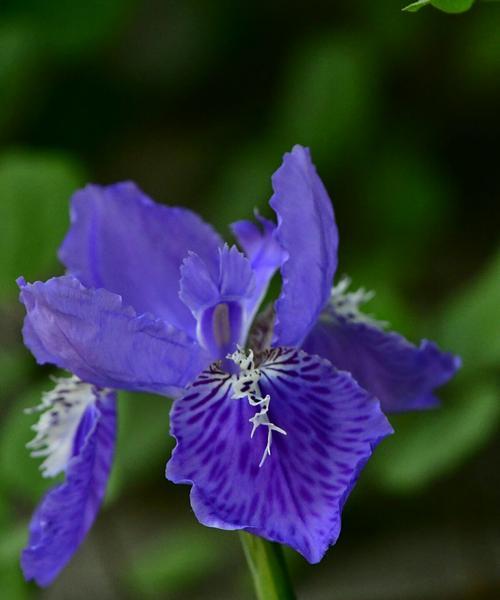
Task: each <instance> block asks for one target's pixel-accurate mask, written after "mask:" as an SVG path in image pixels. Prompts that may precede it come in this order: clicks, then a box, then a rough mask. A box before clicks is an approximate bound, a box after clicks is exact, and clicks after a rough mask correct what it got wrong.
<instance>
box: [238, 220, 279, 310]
mask: <svg viewBox="0 0 500 600" xmlns="http://www.w3.org/2000/svg"><path fill="white" fill-rule="evenodd" d="M256 218H257V220H258V222H259V224H260V227H259V226H258V225H256V224H255V223H252V222H251V221H236V223H233V224H232V225H231V230H232V232H233V234H234V236H235V237H236V239H237V241H238V244H239V245H240V246H241V247H242V248H243V250H244V251H245V254H246V255H247V256H248V258H249V260H250V264H251V266H252V269H253V272H254V274H255V290H254V293H253V297H252V300H251V301H250V308H251V313H252V316H253V315H254V314H255V312H256V311H257V309H258V308H259V306H260V304H261V302H262V300H263V298H264V296H265V294H266V291H267V288H268V285H269V282H270V281H271V279H272V277H273V275H274V274H275V272H276V270H277V269H278V268H279V267H280V266H281V264H282V263H283V261H284V260H285V258H286V253H285V252H284V250H283V249H282V248H281V246H280V244H279V243H278V241H277V240H276V233H275V232H276V227H275V225H274V223H272V222H271V221H269V220H268V219H265V218H264V217H262V216H260V215H258V214H257V215H256Z"/></svg>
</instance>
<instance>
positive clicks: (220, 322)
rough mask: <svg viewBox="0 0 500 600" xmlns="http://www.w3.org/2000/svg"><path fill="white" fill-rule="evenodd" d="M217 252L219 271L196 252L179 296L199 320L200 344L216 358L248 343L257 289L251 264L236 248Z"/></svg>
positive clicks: (184, 270) (189, 261)
mask: <svg viewBox="0 0 500 600" xmlns="http://www.w3.org/2000/svg"><path fill="white" fill-rule="evenodd" d="M217 253H218V264H217V268H213V267H211V264H212V263H209V264H207V263H205V261H204V260H203V259H201V258H200V257H199V256H197V255H196V254H193V253H191V254H190V255H189V256H188V257H187V258H186V259H185V260H184V262H183V264H182V267H181V282H180V294H179V296H180V298H181V300H182V301H183V302H184V303H185V304H186V306H188V307H189V308H190V310H191V311H192V313H193V315H194V317H195V318H196V320H197V324H198V326H197V337H198V340H199V342H200V344H201V345H202V346H203V347H204V348H206V349H207V351H208V352H209V353H210V355H211V356H212V357H213V358H214V359H215V358H224V357H225V356H226V354H227V353H228V352H231V351H232V349H234V348H235V347H236V344H240V343H242V342H243V341H244V338H245V336H246V331H247V329H248V327H249V325H250V323H249V318H248V317H249V302H250V300H251V298H252V296H253V291H254V289H255V278H254V274H253V271H252V268H251V266H250V262H249V261H248V259H247V258H246V257H245V256H244V255H243V254H242V253H241V252H239V251H238V249H237V248H236V247H235V246H233V247H232V248H229V247H228V246H227V244H226V245H225V246H224V247H223V248H219V249H218V251H217Z"/></svg>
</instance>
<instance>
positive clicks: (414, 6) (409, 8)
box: [403, 0, 431, 12]
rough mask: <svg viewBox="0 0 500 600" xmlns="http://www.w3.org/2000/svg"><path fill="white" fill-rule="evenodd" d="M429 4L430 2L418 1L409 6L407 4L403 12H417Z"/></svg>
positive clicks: (426, 0) (428, 0) (425, 0)
mask: <svg viewBox="0 0 500 600" xmlns="http://www.w3.org/2000/svg"><path fill="white" fill-rule="evenodd" d="M430 2H431V0H418V2H412V3H411V4H408V6H405V7H404V8H403V10H405V11H407V12H417V10H420V9H421V8H423V7H424V6H427V5H428V4H430Z"/></svg>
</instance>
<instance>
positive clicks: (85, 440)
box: [21, 392, 116, 586]
mask: <svg viewBox="0 0 500 600" xmlns="http://www.w3.org/2000/svg"><path fill="white" fill-rule="evenodd" d="M115 432H116V412H115V395H114V394H113V393H109V392H100V393H99V398H98V400H97V401H96V402H95V403H94V404H92V405H91V406H89V407H88V408H87V411H86V413H85V415H84V417H83V419H82V422H81V426H80V430H79V432H78V437H79V438H80V440H81V443H80V445H79V447H77V449H76V452H75V454H74V456H73V458H72V459H71V460H70V462H69V464H68V467H67V470H66V480H65V482H64V483H62V484H61V485H58V486H56V487H54V488H52V489H51V490H49V492H48V493H47V494H46V496H45V497H44V499H43V500H42V502H41V503H40V505H39V506H38V508H37V510H36V511H35V513H34V515H33V517H32V520H31V524H30V536H29V541H28V545H27V547H26V548H25V549H24V550H23V553H22V556H21V566H22V569H23V572H24V576H25V577H26V579H28V580H30V579H33V580H34V581H36V583H38V585H41V586H47V585H50V583H52V581H53V580H54V579H55V578H56V577H57V575H58V574H59V573H60V571H61V570H62V569H63V568H64V567H65V566H66V564H67V563H68V561H69V560H70V559H71V557H72V556H73V554H74V553H75V551H76V550H77V549H78V547H79V545H80V544H81V542H82V541H83V539H84V538H85V536H86V534H87V532H88V530H89V529H90V527H91V526H92V523H93V522H94V519H95V517H96V515H97V512H98V510H99V508H100V505H101V502H102V499H103V497H104V493H105V490H106V484H107V481H108V476H109V473H110V469H111V464H112V460H113V453H114V447H115Z"/></svg>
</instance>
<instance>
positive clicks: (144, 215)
mask: <svg viewBox="0 0 500 600" xmlns="http://www.w3.org/2000/svg"><path fill="white" fill-rule="evenodd" d="M221 245H222V240H221V239H220V237H219V236H218V235H217V233H216V232H215V231H214V230H213V229H212V228H211V227H210V226H209V225H208V224H206V223H204V222H203V221H202V220H201V218H200V217H198V215H196V214H195V213H193V212H191V211H189V210H187V209H184V208H172V207H168V206H163V205H159V204H155V203H154V202H153V201H152V200H150V198H148V197H147V196H146V195H145V194H143V193H142V192H141V190H140V189H139V188H138V187H137V186H136V185H135V184H133V183H117V184H115V185H110V186H98V185H89V186H87V187H85V188H84V189H82V190H80V191H78V192H76V194H75V195H74V196H73V199H72V208H71V228H70V230H69V233H68V235H67V237H66V239H65V240H64V243H63V245H62V247H61V249H60V252H59V257H60V259H61V261H62V262H63V263H64V264H65V265H66V267H67V268H68V269H69V271H70V273H71V274H72V275H74V276H75V277H77V278H78V279H79V280H80V281H81V282H82V283H83V284H84V285H85V286H86V287H91V288H100V287H103V288H106V289H107V290H109V291H110V292H114V293H116V294H120V295H121V296H122V297H123V300H124V302H125V303H126V304H130V305H131V306H133V307H134V308H135V309H136V310H137V311H138V312H148V313H152V314H154V315H155V316H157V317H161V318H163V319H165V320H166V321H167V322H169V323H171V324H172V325H174V326H175V327H177V328H179V329H183V330H184V331H186V332H188V333H190V334H191V335H192V336H193V337H194V335H195V326H196V323H195V321H194V319H193V317H192V315H191V313H190V311H189V310H188V309H187V307H186V306H185V305H184V304H183V303H182V302H181V301H180V300H179V297H178V291H179V268H180V266H181V263H182V260H183V259H184V258H185V257H186V256H187V254H188V251H190V250H191V251H193V252H196V254H198V255H199V256H201V257H202V258H203V259H204V260H210V259H211V257H215V256H216V253H215V252H214V251H215V250H216V248H217V247H219V246H221Z"/></svg>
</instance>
